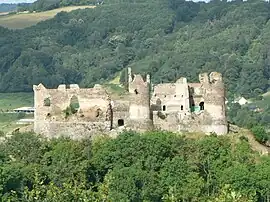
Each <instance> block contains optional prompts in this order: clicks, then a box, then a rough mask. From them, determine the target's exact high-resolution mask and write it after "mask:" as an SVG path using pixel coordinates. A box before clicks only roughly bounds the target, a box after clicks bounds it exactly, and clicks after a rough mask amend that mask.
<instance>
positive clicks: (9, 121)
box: [0, 93, 34, 136]
mask: <svg viewBox="0 0 270 202" xmlns="http://www.w3.org/2000/svg"><path fill="white" fill-rule="evenodd" d="M33 105H34V94H33V93H0V131H3V132H5V133H6V132H11V131H12V130H14V129H15V128H18V127H22V125H17V124H16V122H17V121H18V120H19V119H21V118H33V117H32V116H33V115H25V114H16V113H13V114H12V113H8V112H10V111H11V110H13V109H15V108H19V107H32V106H33ZM0 136H1V132H0Z"/></svg>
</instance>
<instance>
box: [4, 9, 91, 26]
mask: <svg viewBox="0 0 270 202" xmlns="http://www.w3.org/2000/svg"><path fill="white" fill-rule="evenodd" d="M85 8H95V6H68V7H63V8H57V9H54V10H49V11H45V12H38V13H18V14H12V15H3V16H0V26H3V27H7V28H10V29H23V28H26V27H30V26H32V25H35V24H37V23H38V22H40V21H44V20H48V19H50V18H53V17H54V16H55V15H56V14H57V13H59V12H61V11H65V12H70V11H73V10H76V9H85Z"/></svg>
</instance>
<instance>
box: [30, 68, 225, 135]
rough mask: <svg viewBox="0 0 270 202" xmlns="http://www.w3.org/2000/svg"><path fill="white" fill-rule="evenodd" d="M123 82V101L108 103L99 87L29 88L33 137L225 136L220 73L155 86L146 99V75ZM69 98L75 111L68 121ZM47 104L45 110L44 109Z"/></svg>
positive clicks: (147, 84)
mask: <svg viewBox="0 0 270 202" xmlns="http://www.w3.org/2000/svg"><path fill="white" fill-rule="evenodd" d="M128 80H129V89H128V91H129V94H128V95H127V97H126V99H122V100H111V98H110V96H109V94H108V93H107V92H106V90H105V89H104V88H102V87H101V86H100V85H95V87H94V88H88V89H81V88H79V86H78V85H75V84H73V85H70V86H65V85H60V86H59V87H58V88H57V89H47V88H45V87H44V86H43V85H42V84H40V85H38V86H34V87H33V89H34V93H35V108H36V111H35V126H34V130H35V132H37V133H41V134H44V135H45V136H47V137H59V136H69V137H71V138H83V137H90V138H91V137H94V136H96V135H97V134H101V133H103V134H104V133H110V131H112V130H114V129H118V128H121V127H127V128H129V129H132V130H136V131H146V130H152V129H161V130H168V131H173V132H177V131H190V132H205V133H211V132H215V133H217V134H226V133H227V132H228V129H227V120H226V114H225V91H224V84H223V81H222V76H221V74H220V73H217V72H212V73H211V74H210V75H208V74H205V73H204V74H200V75H199V81H200V82H199V83H188V82H187V79H186V78H180V79H178V80H177V81H176V83H162V84H157V85H155V86H154V88H153V92H152V96H151V98H150V76H149V75H147V77H146V79H143V78H142V76H141V75H133V74H132V72H131V69H129V70H128ZM74 97H76V98H77V100H78V103H79V108H78V109H77V111H76V112H75V113H72V114H69V115H68V116H67V114H66V110H67V108H68V107H69V106H70V105H71V102H72V100H73V98H74ZM46 99H49V101H50V104H49V106H48V105H45V104H44V101H45V100H46Z"/></svg>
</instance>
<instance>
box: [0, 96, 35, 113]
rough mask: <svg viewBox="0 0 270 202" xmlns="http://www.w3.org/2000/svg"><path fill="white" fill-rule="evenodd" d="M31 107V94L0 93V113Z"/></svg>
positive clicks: (32, 101) (32, 97)
mask: <svg viewBox="0 0 270 202" xmlns="http://www.w3.org/2000/svg"><path fill="white" fill-rule="evenodd" d="M33 105H34V94H33V93H0V111H7V110H12V109H15V108H19V107H32V106H33Z"/></svg>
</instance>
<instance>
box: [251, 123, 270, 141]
mask: <svg viewBox="0 0 270 202" xmlns="http://www.w3.org/2000/svg"><path fill="white" fill-rule="evenodd" d="M251 131H252V133H253V134H254V137H255V139H256V140H257V141H258V142H260V143H262V144H265V143H266V142H267V141H268V140H269V139H270V135H269V133H267V132H266V131H265V128H264V127H263V126H254V127H253V128H252V129H251Z"/></svg>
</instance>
